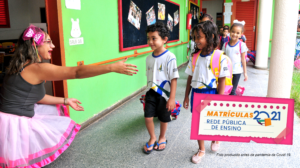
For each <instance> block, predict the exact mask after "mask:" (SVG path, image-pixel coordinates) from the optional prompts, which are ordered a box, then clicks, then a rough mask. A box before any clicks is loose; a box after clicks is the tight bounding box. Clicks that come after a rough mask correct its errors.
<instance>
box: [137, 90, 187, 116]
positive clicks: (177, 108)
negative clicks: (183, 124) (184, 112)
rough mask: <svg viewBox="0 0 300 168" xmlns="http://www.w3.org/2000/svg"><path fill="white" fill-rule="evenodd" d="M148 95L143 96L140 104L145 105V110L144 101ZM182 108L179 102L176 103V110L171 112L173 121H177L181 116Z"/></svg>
mask: <svg viewBox="0 0 300 168" xmlns="http://www.w3.org/2000/svg"><path fill="white" fill-rule="evenodd" d="M145 96H146V95H142V96H141V98H140V102H141V103H142V104H143V109H144V110H145V101H144V97H145ZM180 107H181V104H180V103H179V101H175V108H174V109H173V110H172V111H171V116H170V117H171V120H176V119H177V116H178V115H179V114H180Z"/></svg>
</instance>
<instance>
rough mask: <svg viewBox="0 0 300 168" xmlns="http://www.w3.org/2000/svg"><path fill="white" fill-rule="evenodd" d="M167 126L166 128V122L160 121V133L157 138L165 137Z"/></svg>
mask: <svg viewBox="0 0 300 168" xmlns="http://www.w3.org/2000/svg"><path fill="white" fill-rule="evenodd" d="M167 128H168V123H167V122H160V135H159V139H166V132H167ZM164 142H165V141H164Z"/></svg>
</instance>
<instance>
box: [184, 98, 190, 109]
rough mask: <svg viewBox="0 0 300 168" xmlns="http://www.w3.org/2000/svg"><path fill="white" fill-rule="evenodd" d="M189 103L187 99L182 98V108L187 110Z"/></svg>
mask: <svg viewBox="0 0 300 168" xmlns="http://www.w3.org/2000/svg"><path fill="white" fill-rule="evenodd" d="M189 101H190V99H189V98H188V97H185V98H184V101H183V108H185V109H188V108H189Z"/></svg>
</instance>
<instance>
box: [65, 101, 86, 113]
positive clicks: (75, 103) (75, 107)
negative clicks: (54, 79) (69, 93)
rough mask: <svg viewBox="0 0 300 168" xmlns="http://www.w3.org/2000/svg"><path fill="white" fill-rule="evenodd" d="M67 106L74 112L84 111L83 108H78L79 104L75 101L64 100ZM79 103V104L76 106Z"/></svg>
mask: <svg viewBox="0 0 300 168" xmlns="http://www.w3.org/2000/svg"><path fill="white" fill-rule="evenodd" d="M66 99H67V100H66V102H67V105H70V106H71V107H72V108H73V109H74V110H76V111H84V109H83V107H82V106H80V105H79V104H81V102H80V101H79V100H77V99H73V98H66ZM78 103H79V104H78Z"/></svg>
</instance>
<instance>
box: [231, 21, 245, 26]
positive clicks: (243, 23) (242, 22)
mask: <svg viewBox="0 0 300 168" xmlns="http://www.w3.org/2000/svg"><path fill="white" fill-rule="evenodd" d="M233 23H239V24H242V25H243V26H244V25H245V24H246V22H245V21H241V22H240V21H238V20H234V21H233Z"/></svg>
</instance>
